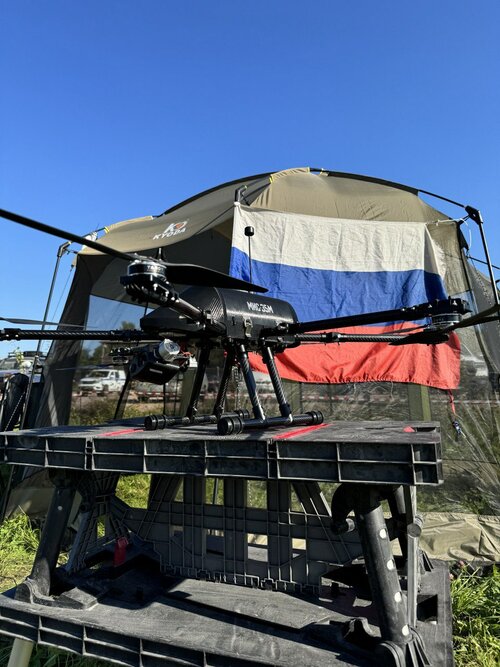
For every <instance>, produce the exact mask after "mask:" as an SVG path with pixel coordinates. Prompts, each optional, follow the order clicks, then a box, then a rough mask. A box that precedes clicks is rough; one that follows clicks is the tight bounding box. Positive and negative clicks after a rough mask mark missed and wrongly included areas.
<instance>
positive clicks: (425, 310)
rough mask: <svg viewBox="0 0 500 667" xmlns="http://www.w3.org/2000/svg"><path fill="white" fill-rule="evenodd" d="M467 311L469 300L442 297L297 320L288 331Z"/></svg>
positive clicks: (293, 331)
mask: <svg viewBox="0 0 500 667" xmlns="http://www.w3.org/2000/svg"><path fill="white" fill-rule="evenodd" d="M466 312H469V309H468V307H467V302H465V301H463V300H462V299H451V298H450V299H441V300H436V301H434V302H432V303H421V304H418V305H417V306H411V307H409V308H396V309H393V310H380V311H376V312H373V313H364V314H361V315H348V316H346V317H333V318H329V319H325V320H313V321H311V322H297V323H295V324H290V325H288V327H287V332H288V333H291V334H301V333H307V332H308V331H318V330H320V329H343V328H345V327H355V326H365V325H368V324H379V323H382V322H399V321H404V322H411V321H414V320H420V319H423V318H425V317H435V316H439V315H441V316H443V315H452V314H464V313H466Z"/></svg>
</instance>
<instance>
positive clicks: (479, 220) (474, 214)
mask: <svg viewBox="0 0 500 667" xmlns="http://www.w3.org/2000/svg"><path fill="white" fill-rule="evenodd" d="M465 210H466V211H467V213H468V214H469V215H470V217H471V219H472V220H474V222H475V223H476V224H477V226H478V227H479V232H480V234H481V241H482V242H483V249H484V256H485V258H486V264H487V265H488V273H489V274H490V280H491V289H492V290H493V300H494V302H495V305H497V306H499V305H500V299H499V297H498V290H497V287H496V282H495V274H494V273H493V265H492V263H491V259H490V252H489V250H488V244H487V243H486V236H485V235H484V221H483V216H482V215H481V212H480V211H478V209H477V208H473V207H472V206H466V207H465Z"/></svg>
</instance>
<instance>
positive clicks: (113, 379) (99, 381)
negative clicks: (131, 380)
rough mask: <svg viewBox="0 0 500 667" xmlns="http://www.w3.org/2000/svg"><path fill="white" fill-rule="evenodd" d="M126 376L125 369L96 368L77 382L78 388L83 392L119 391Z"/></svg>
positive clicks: (105, 392) (104, 392) (102, 392)
mask: <svg viewBox="0 0 500 667" xmlns="http://www.w3.org/2000/svg"><path fill="white" fill-rule="evenodd" d="M126 378H127V376H126V375H125V371H122V370H115V369H107V368H102V369H98V370H97V369H96V370H93V371H91V372H90V373H89V374H88V375H86V376H85V377H83V378H82V379H81V380H80V381H79V382H78V390H79V391H80V392H81V393H82V394H83V395H85V394H107V393H109V392H112V391H121V390H122V389H123V385H124V384H125V380H126Z"/></svg>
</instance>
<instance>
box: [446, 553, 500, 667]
mask: <svg viewBox="0 0 500 667" xmlns="http://www.w3.org/2000/svg"><path fill="white" fill-rule="evenodd" d="M451 599H452V607H453V645H454V653H455V661H456V665H457V667H499V665H500V570H499V569H498V568H496V567H494V568H493V570H492V572H491V574H488V575H486V576H481V575H480V573H479V571H478V570H476V571H472V572H471V571H470V570H469V569H468V568H467V567H466V566H462V568H461V569H460V571H459V574H458V575H457V576H455V577H454V578H453V579H452V582H451Z"/></svg>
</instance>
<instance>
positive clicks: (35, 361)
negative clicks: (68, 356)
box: [19, 241, 71, 430]
mask: <svg viewBox="0 0 500 667" xmlns="http://www.w3.org/2000/svg"><path fill="white" fill-rule="evenodd" d="M70 245H71V243H70V242H69V241H68V242H66V243H62V244H61V245H60V246H59V248H58V250H57V259H56V265H55V266H54V272H53V274H52V282H51V283H50V288H49V295H48V297H47V303H46V305H45V312H44V314H43V323H42V331H43V330H44V329H45V327H46V322H47V320H48V317H49V309H50V304H51V302H52V295H53V293H54V287H55V284H56V278H57V273H58V271H59V264H60V262H61V258H62V257H63V255H64V254H65V253H66V252H67V251H68V247H69V246H70ZM41 348H42V340H41V339H40V340H39V341H38V345H37V347H36V352H35V357H34V359H33V367H32V369H31V374H30V381H29V384H28V388H27V390H26V398H25V401H24V409H23V414H22V417H21V423H20V425H19V428H20V429H21V430H22V429H23V428H24V424H25V422H26V417H27V415H28V404H29V400H30V396H31V390H32V388H33V382H34V381H35V373H36V367H37V365H38V360H39V358H40V350H41Z"/></svg>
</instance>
